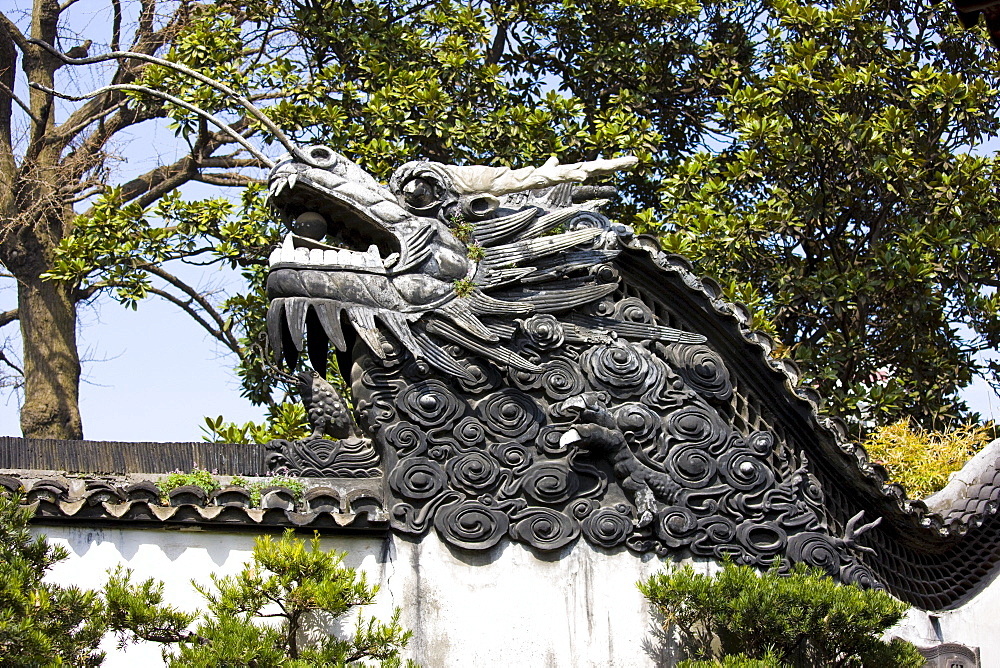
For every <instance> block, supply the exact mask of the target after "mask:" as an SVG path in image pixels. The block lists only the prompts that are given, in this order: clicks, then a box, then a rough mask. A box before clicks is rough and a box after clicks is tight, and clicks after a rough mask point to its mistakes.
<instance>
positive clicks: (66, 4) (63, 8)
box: [59, 0, 79, 14]
mask: <svg viewBox="0 0 1000 668" xmlns="http://www.w3.org/2000/svg"><path fill="white" fill-rule="evenodd" d="M77 2H79V0H66V2H64V3H62V4H61V5H59V13H60V14H62V13H63V12H65V11H66V10H67V9H69V8H70V7H72V6H73V5H75V4H76V3H77Z"/></svg>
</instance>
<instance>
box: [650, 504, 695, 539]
mask: <svg viewBox="0 0 1000 668" xmlns="http://www.w3.org/2000/svg"><path fill="white" fill-rule="evenodd" d="M654 530H655V531H656V537H657V538H659V539H660V541H662V542H663V544H665V545H666V546H667V547H682V546H684V545H687V544H688V543H690V542H691V541H692V540H693V539H694V537H695V536H696V535H697V533H698V518H697V517H695V514H694V513H692V512H691V511H690V510H688V509H687V508H685V507H683V506H667V507H666V508H662V509H660V510H659V511H657V513H656V521H655V524H654Z"/></svg>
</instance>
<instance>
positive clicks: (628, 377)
mask: <svg viewBox="0 0 1000 668" xmlns="http://www.w3.org/2000/svg"><path fill="white" fill-rule="evenodd" d="M580 365H581V367H582V368H583V371H584V373H585V374H586V375H587V378H588V379H589V380H590V382H591V383H593V384H594V386H595V387H598V388H600V389H602V390H606V391H607V392H608V393H610V394H611V395H612V396H613V397H615V398H616V399H628V398H631V397H638V396H640V395H641V394H642V393H643V392H644V391H645V390H646V389H648V388H649V387H651V386H652V385H653V383H654V382H655V381H656V374H655V372H654V369H653V366H652V365H651V364H650V363H649V360H648V359H647V358H646V357H645V356H644V355H643V354H641V353H640V352H639V349H638V347H636V346H628V345H623V344H618V345H611V346H594V347H593V348H591V349H590V350H588V351H587V352H585V353H584V354H583V356H582V357H581V359H580Z"/></svg>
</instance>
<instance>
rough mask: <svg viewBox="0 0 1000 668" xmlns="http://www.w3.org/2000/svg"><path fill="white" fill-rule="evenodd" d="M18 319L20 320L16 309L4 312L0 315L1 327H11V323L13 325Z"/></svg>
mask: <svg viewBox="0 0 1000 668" xmlns="http://www.w3.org/2000/svg"><path fill="white" fill-rule="evenodd" d="M17 318H18V315H17V309H16V308H15V309H11V310H9V311H4V312H3V313H0V327H3V326H4V325H9V324H10V323H12V322H14V321H15V320H17Z"/></svg>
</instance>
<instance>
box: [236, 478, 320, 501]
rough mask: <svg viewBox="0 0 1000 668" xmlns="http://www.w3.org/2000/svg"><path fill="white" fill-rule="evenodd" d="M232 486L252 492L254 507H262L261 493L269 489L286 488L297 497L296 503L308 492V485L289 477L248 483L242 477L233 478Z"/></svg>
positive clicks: (251, 498) (251, 499) (251, 497)
mask: <svg viewBox="0 0 1000 668" xmlns="http://www.w3.org/2000/svg"><path fill="white" fill-rule="evenodd" d="M232 484H233V485H234V486H237V487H243V488H245V489H246V490H247V491H248V492H250V504H251V505H253V506H260V502H261V492H263V491H264V490H265V489H267V488H268V487H285V488H287V489H289V490H291V492H292V494H294V495H295V500H296V501H301V500H302V497H303V495H304V494H305V492H306V485H305V483H304V482H302V481H301V480H299V479H298V478H295V477H293V476H287V475H276V476H268V477H267V478H265V479H264V480H255V481H253V482H249V481H247V479H246V478H244V477H242V476H236V477H235V478H233V482H232Z"/></svg>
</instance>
